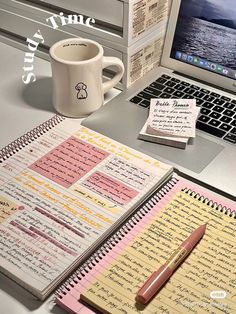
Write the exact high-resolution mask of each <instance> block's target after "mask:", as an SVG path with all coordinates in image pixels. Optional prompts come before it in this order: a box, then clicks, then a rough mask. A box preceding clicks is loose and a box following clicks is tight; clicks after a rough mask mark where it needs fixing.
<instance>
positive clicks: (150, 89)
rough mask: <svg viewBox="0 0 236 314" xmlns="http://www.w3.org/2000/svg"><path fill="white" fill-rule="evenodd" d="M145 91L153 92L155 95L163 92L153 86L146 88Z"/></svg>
mask: <svg viewBox="0 0 236 314" xmlns="http://www.w3.org/2000/svg"><path fill="white" fill-rule="evenodd" d="M144 92H147V93H149V94H152V95H154V96H159V95H161V93H162V92H161V91H159V90H157V89H155V88H152V87H146V88H144Z"/></svg>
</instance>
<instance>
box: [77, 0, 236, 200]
mask: <svg viewBox="0 0 236 314" xmlns="http://www.w3.org/2000/svg"><path fill="white" fill-rule="evenodd" d="M233 2H234V1H231V0H218V1H205V0H182V1H181V0H174V1H173V4H172V8H171V13H170V18H169V23H168V29H167V34H166V39H165V45H164V50H163V56H162V60H161V66H160V67H158V68H156V69H154V70H152V71H150V72H149V73H148V74H146V75H145V76H144V77H143V78H142V79H141V80H139V81H138V82H137V83H135V84H134V85H133V86H131V88H129V89H128V90H126V91H123V92H122V93H120V94H119V95H118V96H117V97H116V98H114V99H113V100H112V101H110V102H109V103H108V104H107V105H105V106H103V107H102V108H101V109H100V110H98V111H97V112H95V113H94V114H92V115H91V116H89V117H88V118H87V119H85V120H84V121H83V123H82V124H83V125H85V126H87V127H89V128H91V129H93V130H95V131H97V132H99V133H102V134H104V135H106V136H109V137H111V138H113V139H115V140H117V141H119V142H121V143H124V144H126V145H128V146H130V147H133V148H135V149H137V150H139V151H142V152H144V153H146V154H148V155H151V156H152V157H155V158H157V159H159V160H161V161H164V162H168V163H171V164H172V165H173V166H174V167H175V168H177V169H178V170H179V171H181V172H183V173H186V174H187V175H190V176H191V177H193V178H195V179H196V180H200V181H202V182H204V183H206V184H209V185H210V186H212V187H215V188H216V189H218V190H220V191H223V192H226V193H229V194H231V195H233V196H236V144H234V143H231V142H230V141H226V140H224V139H223V138H218V137H216V136H214V135H210V134H208V133H206V132H204V131H200V130H197V137H196V138H195V140H194V143H193V145H188V146H187V148H186V149H184V150H182V149H178V148H173V147H168V146H164V145H159V144H154V143H150V142H146V141H142V140H138V139H137V138H138V134H139V132H140V130H141V128H142V127H143V125H144V123H145V121H146V119H147V116H148V109H147V108H144V107H142V106H140V105H138V104H135V103H132V102H131V101H129V100H130V99H132V98H133V97H134V96H135V95H137V94H138V93H139V92H140V91H142V90H143V89H144V88H145V87H147V86H149V84H150V83H152V82H154V81H155V80H157V79H158V77H160V76H162V75H163V74H165V75H168V76H173V77H175V78H176V79H180V80H183V81H185V82H186V84H187V83H189V84H190V85H191V84H194V85H195V86H198V87H200V89H208V90H210V92H211V93H212V94H214V93H217V94H221V95H222V96H225V97H229V98H231V99H232V98H233V99H234V100H236V96H235V95H236V94H235V92H236V51H235V50H234V49H233V47H234V45H232V49H231V47H229V45H228V44H229V43H234V44H235V42H236V24H235V25H234V23H235V22H234V20H236V8H235V9H234V7H235V6H234V5H233ZM193 22H194V23H193ZM195 22H197V24H200V26H199V27H200V29H197V26H196V23H195ZM186 23H187V24H186ZM189 23H190V26H189ZM202 24H204V25H205V26H204V25H203V29H201V27H202ZM225 25H226V26H225ZM234 26H235V28H234ZM183 29H184V31H185V32H182V30H183ZM186 29H187V31H188V36H187V35H186ZM209 29H210V31H208V30H209ZM183 33H184V34H185V37H182V38H181V36H184V35H183ZM191 40H192V41H193V44H194V45H193V47H192V46H191ZM196 41H199V43H197V44H198V45H199V51H200V52H199V51H197V50H196ZM181 45H182V46H181ZM194 49H195V50H194ZM227 49H228V50H227ZM189 51H190V52H189ZM185 54H186V55H187V56H186V55H185ZM199 55H200V57H199ZM194 57H198V59H196V60H198V62H197V64H195V63H194V60H195V59H194ZM196 60H195V61H196ZM213 65H215V66H213ZM153 98H155V97H153ZM225 99H227V98H225ZM235 112H236V111H235ZM230 119H231V120H235V121H236V113H235V116H232V117H231V118H230ZM235 121H234V122H235Z"/></svg>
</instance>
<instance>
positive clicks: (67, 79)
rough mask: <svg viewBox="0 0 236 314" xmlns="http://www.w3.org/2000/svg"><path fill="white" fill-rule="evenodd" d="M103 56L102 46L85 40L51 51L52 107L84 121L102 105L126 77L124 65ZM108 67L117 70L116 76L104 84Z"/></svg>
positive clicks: (66, 42)
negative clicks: (109, 92) (103, 78)
mask: <svg viewBox="0 0 236 314" xmlns="http://www.w3.org/2000/svg"><path fill="white" fill-rule="evenodd" d="M103 53H104V52H103V48H102V46H101V45H100V44H99V43H97V42H95V41H93V40H89V39H83V38H70V39H65V40H61V41H59V42H57V43H55V44H54V45H53V46H52V47H51V48H50V51H49V54H50V57H51V67H52V80H53V106H54V108H55V109H56V111H57V112H58V113H60V114H62V115H65V116H68V117H76V118H79V117H85V116H87V115H89V114H91V113H92V112H94V111H96V110H97V109H99V108H100V107H101V106H102V105H103V102H104V94H105V93H106V92H107V91H108V90H110V89H111V88H113V87H114V86H115V85H116V84H117V83H118V82H119V81H120V79H121V78H122V76H123V74H124V65H123V63H122V61H121V60H120V59H118V58H116V57H105V56H104V55H103ZM108 66H114V67H115V68H117V72H116V74H115V75H114V77H113V78H112V79H110V80H108V81H106V82H103V81H102V70H103V69H104V68H106V67H108Z"/></svg>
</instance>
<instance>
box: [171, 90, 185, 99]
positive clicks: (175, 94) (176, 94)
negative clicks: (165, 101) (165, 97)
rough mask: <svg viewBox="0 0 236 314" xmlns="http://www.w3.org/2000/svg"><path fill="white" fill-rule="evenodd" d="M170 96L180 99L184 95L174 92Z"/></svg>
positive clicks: (177, 91)
mask: <svg viewBox="0 0 236 314" xmlns="http://www.w3.org/2000/svg"><path fill="white" fill-rule="evenodd" d="M172 95H173V96H175V97H176V98H182V97H183V95H184V93H183V92H180V91H179V90H176V91H175V92H174V93H173V94H172Z"/></svg>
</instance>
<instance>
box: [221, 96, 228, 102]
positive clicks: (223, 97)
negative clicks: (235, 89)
mask: <svg viewBox="0 0 236 314" xmlns="http://www.w3.org/2000/svg"><path fill="white" fill-rule="evenodd" d="M220 98H221V99H223V100H225V101H230V98H229V97H226V96H221V97H220Z"/></svg>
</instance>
